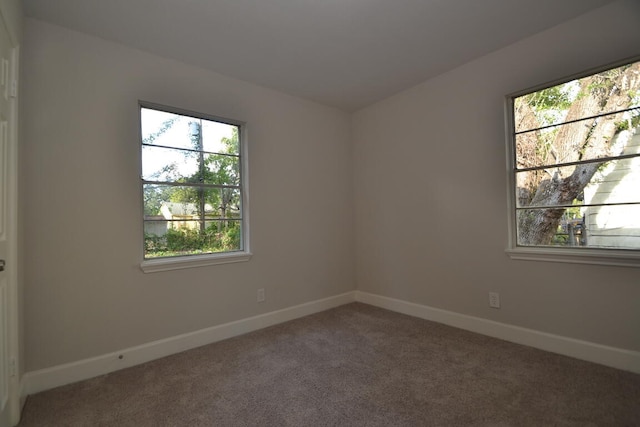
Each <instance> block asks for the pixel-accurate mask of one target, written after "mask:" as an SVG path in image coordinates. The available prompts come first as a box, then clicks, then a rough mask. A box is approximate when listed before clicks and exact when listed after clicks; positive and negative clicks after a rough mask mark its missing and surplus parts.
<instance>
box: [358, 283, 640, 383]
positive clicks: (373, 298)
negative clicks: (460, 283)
mask: <svg viewBox="0 0 640 427" xmlns="http://www.w3.org/2000/svg"><path fill="white" fill-rule="evenodd" d="M356 301H359V302H363V303H365V304H370V305H374V306H376V307H380V308H385V309H387V310H392V311H396V312H398V313H403V314H408V315H410V316H414V317H419V318H421V319H426V320H432V321H434V322H438V323H443V324H445V325H449V326H454V327H456V328H460V329H465V330H467V331H471V332H477V333H479V334H483V335H488V336H490V337H494V338H499V339H502V340H505V341H510V342H514V343H517V344H523V345H527V346H529V347H535V348H538V349H541V350H546V351H550V352H552V353H558V354H562V355H565V356H570V357H574V358H576V359H581V360H586V361H589V362H594V363H598V364H601V365H605V366H610V367H613V368H617V369H623V370H625V371H631V372H635V373H640V352H637V351H631V350H624V349H620V348H615V347H609V346H605V345H600V344H595V343H592V342H588V341H581V340H577V339H573V338H567V337H563V336H560V335H554V334H549V333H546V332H540V331H536V330H533V329H527V328H521V327H519V326H513V325H508V324H506V323H500V322H495V321H492V320H487V319H483V318H480V317H474V316H467V315H465V314H460V313H455V312H452V311H447V310H442V309H439V308H433V307H429V306H426V305H420V304H414V303H411V302H407V301H402V300H398V299H393V298H388V297H383V296H380V295H375V294H370V293H368V292H362V291H356Z"/></svg>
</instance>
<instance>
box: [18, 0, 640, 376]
mask: <svg viewBox="0 0 640 427" xmlns="http://www.w3.org/2000/svg"><path fill="white" fill-rule="evenodd" d="M639 17H640V7H639V5H638V4H637V3H636V2H635V1H633V0H627V1H622V2H618V3H615V4H613V5H612V6H609V7H606V8H604V9H601V10H599V11H596V12H594V13H592V14H589V15H586V16H584V17H582V18H580V19H578V20H575V21H571V22H569V23H566V24H563V25H561V26H559V27H556V28H553V29H551V30H548V31H546V32H544V33H541V34H539V35H537V36H535V37H532V38H529V39H526V40H524V41H522V42H520V43H518V44H516V45H513V46H510V47H508V48H506V49H503V50H501V51H498V52H495V53H493V54H491V55H488V56H485V57H483V58H480V59H478V60H476V61H474V62H471V63H469V64H467V65H465V66H462V67H460V68H458V69H455V70H453V71H451V72H448V73H446V74H444V75H441V76H439V77H437V78H435V79H432V80H430V81H427V82H425V83H424V84H422V85H420V86H418V87H415V88H413V89H411V90H409V91H406V92H403V93H401V94H398V95H397V96H394V97H392V98H390V99H387V100H385V101H383V102H380V103H378V104H376V105H374V106H371V107H369V108H366V109H364V110H362V111H360V112H358V113H356V114H354V115H353V116H352V117H351V116H349V115H348V114H346V113H342V112H339V111H337V110H334V109H330V108H326V107H323V106H320V105H317V104H313V103H310V102H307V101H304V100H300V99H297V98H293V97H289V96H286V95H283V94H280V93H277V92H274V91H270V90H267V89H264V88H260V87H257V86H253V85H250V84H247V83H243V82H240V81H237V80H233V79H230V78H227V77H222V76H220V75H217V74H214V73H210V72H207V71H204V70H201V69H198V68H194V67H190V66H187V65H184V64H181V63H178V62H174V61H170V60H166V59H162V58H159V57H157V56H153V55H149V54H146V53H142V52H140V51H136V50H132V49H129V48H126V47H123V46H120V45H116V44H112V43H108V42H105V41H102V40H99V39H96V38H93V37H89V36H85V35H81V34H79V33H74V32H70V31H67V30H63V29H61V28H59V27H55V26H51V25H48V24H44V23H41V22H38V21H34V20H27V25H26V31H25V36H26V37H25V42H24V48H23V64H22V73H23V74H22V78H23V81H22V84H23V93H22V96H23V98H22V100H21V102H22V107H23V108H22V122H23V123H22V136H21V143H22V147H21V149H22V151H21V156H22V157H21V161H22V163H21V167H22V170H21V174H22V180H23V181H22V184H23V187H22V188H21V194H22V197H23V208H22V212H21V213H22V215H21V220H22V221H23V224H25V231H24V240H25V243H26V247H27V251H26V255H25V259H24V261H25V263H26V265H27V271H26V277H25V279H26V280H25V300H26V315H25V328H26V331H25V334H26V349H25V354H26V357H27V359H26V370H27V371H34V370H37V369H42V368H46V367H51V366H55V365H59V364H62V363H66V362H73V361H77V360H81V359H85V358H89V357H92V356H98V355H102V354H105V353H109V352H112V351H116V350H120V349H123V348H128V347H131V346H135V345H140V344H143V343H147V342H150V341H154V340H158V339H162V338H168V337H172V336H175V335H178V334H181V333H185V332H190V331H195V330H198V329H202V328H206V327H210V326H214V325H218V324H222V323H225V322H229V321H233V320H238V319H243V318H246V317H249V316H253V315H256V314H260V313H265V312H269V311H273V310H277V309H281V308H285V307H289V306H292V305H295V304H299V303H304V302H307V301H312V300H316V299H320V298H323V297H328V296H332V295H336V294H339V293H342V292H346V291H349V290H353V289H355V285H356V284H357V287H358V289H360V290H363V291H367V292H373V293H376V294H380V295H385V296H389V297H393V298H399V299H403V300H406V301H410V302H415V303H419V304H426V305H429V306H433V307H438V308H443V309H447V310H452V311H455V312H458V313H463V314H469V315H473V316H479V317H483V318H487V319H492V320H497V321H500V322H504V323H507V324H512V325H517V326H524V327H528V328H532V329H536V330H540V331H544V332H551V333H555V334H560V335H564V336H567V337H573V338H577V339H583V340H588V341H592V342H595V343H601V344H605V345H612V346H616V347H621V348H626V349H631V350H640V333H638V325H640V286H639V285H640V283H639V282H638V274H639V271H638V270H637V269H630V268H616V267H598V266H582V265H577V264H553V263H539V262H526V261H511V260H509V259H508V257H507V256H506V254H505V253H504V248H505V246H506V240H507V229H506V172H505V163H506V162H505V148H504V138H505V135H504V109H503V101H504V96H505V95H506V94H508V93H510V92H513V91H516V90H520V89H523V88H527V87H530V86H532V85H536V84H539V83H544V82H546V81H548V80H552V79H556V78H558V77H562V76H565V75H567V74H571V73H574V72H578V71H581V70H583V69H585V68H589V67H593V66H599V65H602V64H603V63H607V62H609V61H612V60H617V59H619V58H620V57H624V56H630V55H633V54H637V53H639V52H638V51H637V42H636V41H637V40H639V39H640V28H639V27H638V26H637V22H638V18H639ZM443 48H446V44H445V45H444V46H443ZM424 54H428V53H424ZM139 99H142V100H146V101H151V102H156V103H161V104H167V105H172V106H176V107H179V108H185V109H191V110H195V111H200V112H203V113H206V114H212V115H218V116H223V117H229V118H233V119H237V120H244V121H246V122H248V134H249V145H250V192H251V224H252V230H251V231H252V250H253V252H254V254H255V255H254V257H253V259H252V260H251V261H250V262H248V263H240V264H228V265H221V266H212V267H206V268H199V269H191V270H181V271H172V272H165V273H154V274H143V273H142V272H141V271H140V269H139V265H138V264H139V262H140V254H141V245H142V242H141V233H142V230H141V228H142V224H141V221H140V214H141V213H140V212H141V206H140V195H139V187H138V179H139V177H138V173H139V172H138V170H139V147H138V135H137V132H138V130H137V101H138V100H139ZM453 165H455V169H454V168H453ZM352 179H353V182H354V183H355V185H354V187H353V188H350V187H349V186H348V185H346V183H349V182H351V180H352ZM354 209H355V214H354ZM100 217H102V218H110V219H113V218H115V220H114V221H113V222H112V223H111V226H110V227H106V228H105V227H95V221H96V220H99V218H100ZM354 227H355V230H354ZM354 242H355V246H354V244H353V243H354ZM260 287H264V288H265V289H266V292H267V302H266V303H264V304H256V302H255V298H256V289H257V288H260ZM489 290H496V291H499V292H500V294H501V299H502V308H501V309H500V310H493V309H489V308H488V304H487V293H488V291H489Z"/></svg>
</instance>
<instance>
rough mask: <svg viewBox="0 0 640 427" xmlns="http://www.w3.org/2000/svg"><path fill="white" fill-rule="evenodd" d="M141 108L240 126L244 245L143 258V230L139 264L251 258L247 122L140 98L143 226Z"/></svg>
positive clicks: (165, 267)
mask: <svg viewBox="0 0 640 427" xmlns="http://www.w3.org/2000/svg"><path fill="white" fill-rule="evenodd" d="M142 108H149V109H153V110H158V111H164V112H168V113H173V114H179V115H184V116H189V117H195V118H201V119H203V120H210V121H215V122H220V123H226V124H230V125H234V126H237V127H238V128H239V139H240V141H239V148H240V188H241V195H242V201H241V209H242V215H241V217H242V219H241V230H242V231H241V234H240V236H241V237H240V239H241V241H240V246H241V249H240V250H238V251H230V252H218V253H208V254H198V255H185V256H175V257H163V258H151V259H145V258H144V232H142V236H141V237H142V238H141V239H140V242H141V243H142V247H141V258H142V262H141V263H140V268H141V269H142V271H143V272H145V273H155V272H160V271H169V270H179V269H185V268H196V267H206V266H211V265H218V264H229V263H237V262H245V261H249V260H250V259H251V257H252V253H251V251H250V245H249V242H250V232H249V223H250V221H249V185H248V183H249V167H248V166H249V162H248V155H247V152H248V150H247V145H248V144H247V126H246V123H245V122H242V121H238V120H233V119H227V118H223V117H219V116H213V115H210V114H203V113H198V112H194V111H190V110H185V109H181V108H176V107H170V106H166V105H161V104H156V103H152V102H146V101H138V120H139V122H138V129H139V135H138V143H139V144H140V151H139V153H140V161H139V165H140V171H139V172H140V173H139V176H140V206H141V210H140V218H141V219H142V229H143V230H144V191H143V188H144V182H145V181H144V179H143V176H142V123H141V120H142V118H141V114H140V111H141V109H142Z"/></svg>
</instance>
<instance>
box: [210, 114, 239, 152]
mask: <svg viewBox="0 0 640 427" xmlns="http://www.w3.org/2000/svg"><path fill="white" fill-rule="evenodd" d="M202 144H203V147H202V149H203V150H204V151H208V152H211V153H226V154H235V155H238V154H240V145H239V130H238V126H234V125H228V124H226V123H220V122H214V121H210V120H203V121H202Z"/></svg>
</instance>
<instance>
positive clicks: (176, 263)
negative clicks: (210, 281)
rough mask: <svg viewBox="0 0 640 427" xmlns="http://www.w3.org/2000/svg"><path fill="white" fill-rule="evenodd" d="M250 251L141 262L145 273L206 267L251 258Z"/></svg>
mask: <svg viewBox="0 0 640 427" xmlns="http://www.w3.org/2000/svg"><path fill="white" fill-rule="evenodd" d="M251 256H252V254H251V253H250V252H228V253H223V254H207V255H191V256H183V257H172V258H157V259H148V260H144V261H142V262H141V263H140V268H141V269H142V271H144V272H145V273H156V272H159V271H169V270H181V269H184V268H196V267H206V266H209V265H218V264H230V263H234V262H245V261H249V260H250V259H251Z"/></svg>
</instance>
